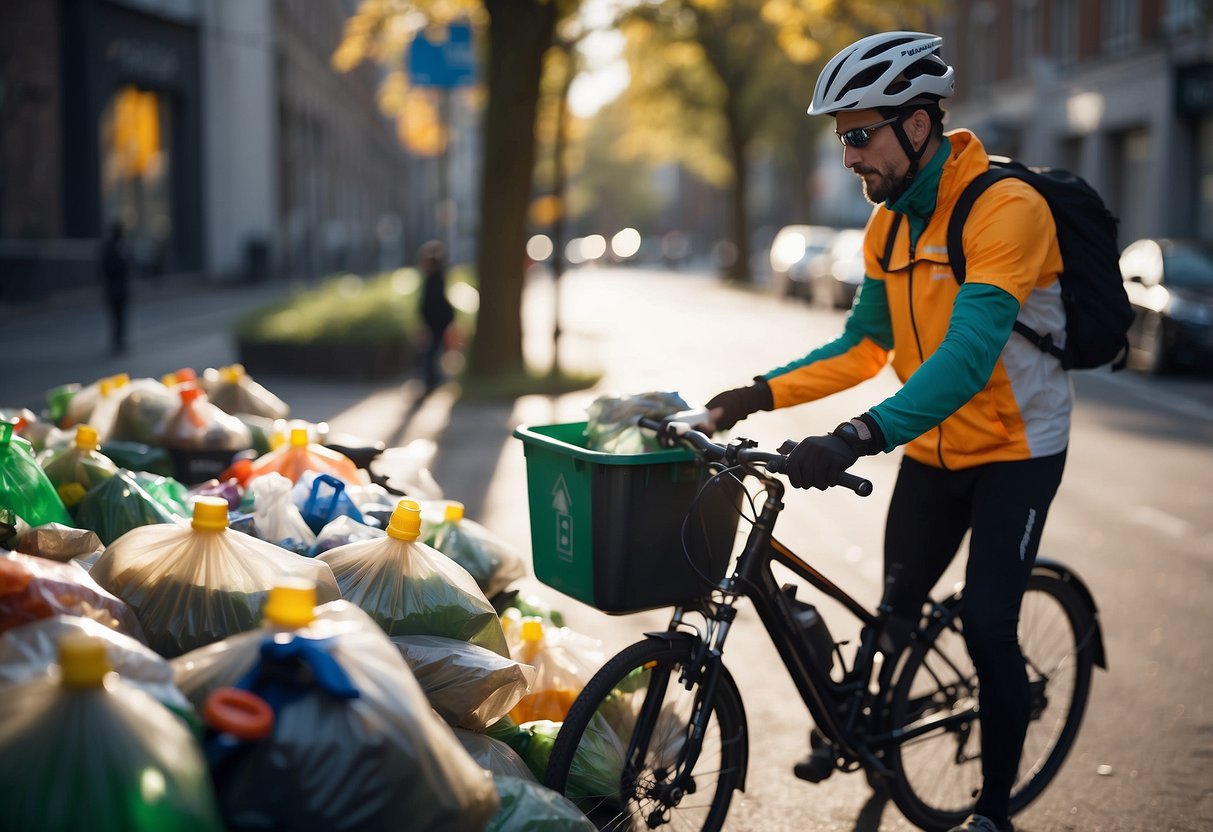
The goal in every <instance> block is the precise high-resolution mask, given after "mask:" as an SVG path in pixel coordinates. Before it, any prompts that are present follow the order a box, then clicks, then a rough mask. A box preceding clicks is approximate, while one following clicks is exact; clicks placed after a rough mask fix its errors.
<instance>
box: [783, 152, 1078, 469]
mask: <svg viewBox="0 0 1213 832" xmlns="http://www.w3.org/2000/svg"><path fill="white" fill-rule="evenodd" d="M945 138H946V141H947V143H948V144H947V145H946V146H945V147H943V148H941V150H940V152H939V153H938V154H937V155H936V157H935V158H936V163H935V164H930V165H927V166H924V169H923V171H922V172H921V173H920V174H919V177H918V180H917V181H916V182H915V183H914V186H912V187H911V189H910V190H911V191H913V190H914V187H915V186H917V187H918V189H919V193H918V195H917V197H916V199H918V200H919V201H918V203H917V204H921V198H922V189H923V188H926V187H931V186H935V187H937V190H936V192H935V194H934V197H935V198H934V209H933V211H929V215H924V216H918V217H913V216H911V217H910V219H911V221H910V222H900V223H898V224H897V225H898V229H897V238H896V240H895V241H894V243H893V246H892V248H891V249H890V250H889V254H890V256H889V258H888V262H887V266H886V264H884V263H882V260H883V259H884V257H885V253H886V242H887V240H888V237H889V232H890V229H891V228H892V227H893V219H894V210H892V209H890V207H889V206H888V205H879V206H877V207H876V208H875V210H874V211H873V212H872V216H871V218H870V219H869V221H868V226H867V233H866V238H865V243H864V261H865V267H866V276H865V280H864V285H863V287H862V289H861V291H860V293H859V296H858V298H857V299H856V302H855V306H854V307H853V308H852V310H851V313H850V314H849V316H848V320H847V326H846V327H845V329H844V333H843V335H842V336H841V337H839V338H838V339H836V340H835V341H833V342H831V343H829V344H826V345H824V346H822V347H819V348H817V349H815V350H813V351H812V352H810V353H809V354H808V355H806V356H804V357H803V358H801V359H798V360H796V361H793V362H791V363H790V364H787V365H785V366H783V367H780V368H778V369H775V370H772V371H770V372H769V373H767V374H766V375H765V378H766V379H767V382H768V384H769V385H770V388H771V394H772V398H773V401H774V406H775V407H787V406H790V405H795V404H800V403H802V402H807V401H812V400H814V399H818V398H821V397H823V396H826V395H829V394H830V393H834V392H837V391H839V390H843V389H846V388H848V387H852V386H854V385H855V384H858V383H859V382H861V381H863V380H865V379H868V378H871V377H872V376H874V375H876V374H877V373H878V372H880V371H881V369H883V368H884V366H885V365H886V364H888V363H889V362H890V361H891V362H892V366H893V370H894V372H895V373H896V374H897V377H898V378H899V379H901V380H902V381H903V382H904V385H903V386H902V388H901V389H900V390H899V391H898V392H897V393H895V394H894V395H892V396H890V397H889V398H888V399H886V400H885V401H883V402H880V403H878V404H876V405H875V406H873V407H872V408H871V409H870V410H869V411H868V413H869V415H870V416H871V417H872V418H873V419H875V420H876V422H877V423H878V424H879V425H880V427H881V430H882V432H883V433H884V436H885V440H886V445H885V450H886V451H891V450H892V449H893V448H895V447H897V446H899V445H903V444H904V445H905V446H906V455H907V456H909V457H911V458H912V459H915V460H917V461H919V462H922V463H924V464H927V465H932V466H936V467H942V468H954V469H961V468H970V467H973V466H975V465H982V464H985V463H989V462H1002V461H1012V460H1022V459H1030V458H1034V457H1040V456H1049V455H1052V454H1056V453H1060V452H1061V451H1063V450H1065V448H1066V445H1067V443H1068V440H1069V427H1070V410H1071V388H1070V380H1069V378H1068V376H1067V374H1066V372H1065V370H1064V369H1062V367H1061V363H1060V362H1059V361H1058V360H1057V359H1056V358H1054V357H1053V356H1051V355H1048V354H1046V353H1043V352H1041V351H1040V350H1039V349H1038V348H1037V347H1036V346H1035V345H1033V344H1031V343H1030V342H1028V341H1027V340H1026V339H1025V338H1022V337H1021V336H1019V335H1017V334H1014V335H1013V334H1012V330H1011V326H1012V324H1013V322H1014V320H1015V318H1016V317H1018V319H1019V320H1021V321H1023V322H1024V323H1025V324H1027V325H1028V326H1030V327H1031V328H1033V329H1035V330H1036V331H1038V332H1041V333H1051V334H1052V335H1053V338H1054V340H1055V342H1057V343H1063V342H1064V340H1065V312H1064V309H1063V307H1062V304H1061V295H1060V285H1059V283H1058V275H1059V274H1060V272H1061V269H1062V262H1061V254H1060V252H1059V250H1058V245H1057V230H1056V226H1055V224H1054V222H1053V217H1052V215H1051V214H1050V212H1049V208H1048V205H1047V204H1046V203H1045V201H1044V198H1043V197H1042V196H1041V195H1040V194H1039V193H1037V192H1036V190H1035V189H1033V188H1032V187H1031V186H1030V185H1028V184H1026V183H1024V182H1022V181H1019V180H1015V179H1006V180H1003V181H1000V182H998V183H997V184H995V185H994V186H992V187H991V188H990V189H989V190H988V191H987V192H986V194H984V195H983V196H982V197H981V198H980V199H978V200H977V202H976V204H975V205H974V206H973V209H972V211H971V212H970V214H969V218H968V220H967V221H966V223H965V228H964V250H965V255H966V260H967V268H966V279H965V284H964V285H963V286H961V285H959V284H958V283H957V282H956V279H955V277H954V276H953V274H952V269H951V266H950V265H949V261H948V251H947V240H946V236H947V227H948V220H949V218H950V217H951V215H952V209H953V208H954V207H955V205H956V200H957V199H958V197H959V196H960V193H961V191H963V190H964V187H965V186H966V185H967V184H968V183H969V182H970V181H972V180H973V179H974V178H975V177H977V176H978V174H980V173H981V172H983V171H984V170H986V169H987V167H988V166H989V156H988V155H987V153H986V151H985V148H984V147H983V146H982V144H981V142H980V141H979V140H978V139H977V137H976V136H974V135H973V134H972V133H971V132H969V131H967V130H954V131H951V132H949V133H948V134H947V135H946V137H945ZM939 159H942V164H939V163H938V160H939ZM909 193H910V192H909V191H908V192H907V196H908V195H909ZM928 196H929V194H928ZM905 202H908V201H907V200H905V199H904V198H903V199H900V200H899V201H898V203H897V204H895V205H894V206H893V207H894V208H899V207H901V206H902V203H905ZM915 220H917V221H915ZM924 221H925V226H924V225H923V222H924ZM912 227H913V229H912ZM915 232H917V233H915Z"/></svg>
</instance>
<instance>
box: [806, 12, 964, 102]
mask: <svg viewBox="0 0 1213 832" xmlns="http://www.w3.org/2000/svg"><path fill="white" fill-rule="evenodd" d="M942 45H943V38H941V37H939V36H938V35H930V34H927V33H925V32H884V33H882V34H879V35H871V36H869V37H866V38H863V39H862V40H858V41H856V42H855V43H853V44H851V45H850V46H848V47H847V48H846V49H844V50H842V51H841V52H839V53H838V54H837V55H835V56H834V57H833V58H831V59H830V62H829V63H828V64H826V66H825V69H823V70H822V71H821V76H820V77H819V78H818V79H817V87H816V88H815V89H814V90H813V103H812V105H811V106H810V107H809V115H812V116H820V115H828V114H830V113H836V112H838V111H839V110H871V109H876V108H878V107H900V106H902V105H903V104H907V103H910V102H913V101H915V100H916V99H922V100H938V99H940V98H947V97H948V96H950V95H951V94H952V91H953V89H954V82H953V80H952V67H950V66H948V65H947V64H946V63H944V61H943V59H942V58H940V57H939V55H937V54H936V53H937V52H938V51H939V47H941V46H942Z"/></svg>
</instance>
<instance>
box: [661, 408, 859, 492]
mask: <svg viewBox="0 0 1213 832" xmlns="http://www.w3.org/2000/svg"><path fill="white" fill-rule="evenodd" d="M709 421H710V418H709V417H708V414H707V411H706V410H695V411H684V412H682V413H675V414H673V415H672V416H667V417H665V418H664V419H650V418H648V417H647V416H642V417H641V418H640V420H639V422H638V424H639V425H640V427H642V428H647V429H648V430H651V431H653V432H654V433H656V434H657V439H658V441H659V442H661V443H663V444H669V445H673V443H675V442H682V443H683V444H686V445H689V446H691V447H692V448H694V449H695V450H697V451H699V452H700V454H701V455H702V456H703V457H704V458H705V459H707V460H708V461H710V462H722V461H723V462H726V463H734V462H735V463H740V464H742V465H745V464H751V463H752V464H758V465H762V466H764V467H765V468H766V469H767V471H768V472H770V473H772V474H781V473H786V468H787V462H788V456H787V455H788V454H789V453H791V451H792V448H794V447H796V442H794V441H792V440H788V441H787V442H784V443H783V444H782V445H780V446H779V451H778V452H772V451H760V450H758V449H757V448H755V447H753V446H751V445H748V444H746V441H738V442H733V443H730V444H728V445H722V444H720V443H718V442H715V441H713V440H712V438H711V437H710V436H708V435H707V434H706V433H704V432H703V431H701V430H696V429H695V427H694V426H695V425H702V424H706V423H708V422H709ZM835 485H841V486H842V487H843V488H849V489H851V490H852V491H854V492H855V493H856V494H858V495H859V496H860V497H867V496H868V495H869V494H871V493H872V483H871V482H870V481H869V480H866V479H864V478H863V477H860V476H856V475H855V474H852V473H849V472H847V471H843V472H842V473H841V474H839V475H838V482H837V483H835Z"/></svg>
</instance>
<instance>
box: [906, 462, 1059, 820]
mask: <svg viewBox="0 0 1213 832" xmlns="http://www.w3.org/2000/svg"><path fill="white" fill-rule="evenodd" d="M1065 462H1066V455H1065V452H1064V451H1063V452H1062V453H1060V454H1056V455H1055V456H1049V457H1043V458H1041V459H1031V460H1024V461H1021V462H995V463H990V464H987V465H981V466H978V467H976V468H969V469H965V470H961V471H948V470H943V469H940V468H932V467H930V466H928V465H923V464H922V463H919V462H915V461H914V460H912V459H904V460H903V461H902V464H901V471H900V473H899V474H898V477H897V485H896V487H895V488H894V490H893V497H892V501H891V503H890V506H889V517H888V524H887V526H886V528H885V566H886V570H887V568H888V565H889V564H890V563H900V564H902V567H903V568H902V570H901V574H900V575H899V576H898V579H897V584H896V587H895V590H894V597H893V609H894V612H895V613H896V614H897V615H899V616H906V617H908V618H910V619H912V620H917V619H918V616H919V614H920V612H921V610H922V605H923V602H924V601H925V600H926V598H927V595H928V593H929V592H930V591H931V589H932V588H933V587H934V586H935V583H936V582H937V581H938V580H939V578H940V576H942V575H943V573H944V570H945V569H947V567H948V564H949V563H951V561H952V558H953V557H954V556H955V555H956V552H957V550H958V549H959V548H960V544H961V542H962V540H963V539H964V536H965V532H971V534H970V538H969V561H968V564H967V566H966V567H965V589H964V607H963V609H962V610H961V621H962V624H963V628H964V636H965V642H966V644H967V645H968V648H969V655H970V656H972V658H973V664H974V666H975V667H976V669H977V676H978V679H979V682H980V695H979V699H980V701H979V705H980V708H981V736H982V749H981V754H982V775H983V778H984V784H983V787H982V793H981V797H980V798H979V801H978V804H977V812H978V813H979V814H984V815H987V816H988V817H990V819H991V820H994V821H996V822H999V823H1001V822H1003V819H1004V818H1006V816H1007V800H1008V798H1009V796H1010V792H1011V788H1012V786H1014V784H1015V776H1016V771H1017V769H1018V766H1019V756H1020V753H1021V752H1022V750H1023V741H1024V735H1025V734H1026V732H1027V728H1028V716H1029V708H1030V706H1031V699H1030V692H1029V689H1028V678H1027V672H1026V671H1025V669H1024V662H1023V654H1022V652H1020V649H1019V640H1018V634H1017V630H1018V624H1019V607H1020V602H1021V601H1022V599H1023V593H1024V589H1025V588H1026V586H1027V582H1028V575H1029V574H1030V573H1031V571H1032V564H1033V562H1034V561H1035V559H1036V550H1037V548H1038V547H1039V545H1040V534H1041V530H1042V529H1043V528H1044V524H1045V517H1046V515H1047V514H1048V512H1049V503H1051V502H1052V501H1053V495H1054V494H1056V493H1057V486H1058V485H1059V484H1060V482H1061V474H1062V470H1063V469H1064V468H1065Z"/></svg>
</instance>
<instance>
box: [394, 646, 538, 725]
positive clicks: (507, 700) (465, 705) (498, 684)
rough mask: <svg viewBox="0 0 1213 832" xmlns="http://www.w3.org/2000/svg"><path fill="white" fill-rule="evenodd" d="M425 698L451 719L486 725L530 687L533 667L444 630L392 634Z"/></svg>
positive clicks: (468, 723)
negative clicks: (448, 635)
mask: <svg viewBox="0 0 1213 832" xmlns="http://www.w3.org/2000/svg"><path fill="white" fill-rule="evenodd" d="M392 643H393V644H395V645H396V649H397V650H399V651H400V655H402V656H403V657H404V660H405V661H406V662H407V663H408V666H409V669H410V670H412V671H413V675H414V676H415V677H417V681H418V682H419V683H420V684H421V689H422V690H424V691H425V695H426V698H427V699H429V700H430V704H431V705H432V706H433V707H434V710H435V711H437V712H438V714H439V716H441V717H442V718H443V719H445V720H446V721H447V722H448V723H449V724H450V725H453V726H457V727H459V728H467V729H469V730H472V731H483V730H484V729H485V728H486V727H488V726H489V725H490V724H492V723H493V722H495V721H497V720H498V719H500V718H501V717H502V716H504V715H505V714H507V713H509V710H510V708H513V707H514V705H516V704H517V703H518V700H520V699H521V698H522V697H523V696H525V695H526V693H527V691H528V690H529V689H530V686H531V683H532V682H533V681H534V679H535V668H533V667H531V666H530V665H525V664H521V663H520V662H516V661H514V660H513V659H507V658H505V657H504V656H499V655H497V654H496V653H494V652H493V651H492V650H486V649H485V648H483V647H478V646H477V645H475V644H468V643H467V642H464V641H457V640H455V639H451V638H443V637H442V636H393V637H392Z"/></svg>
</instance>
